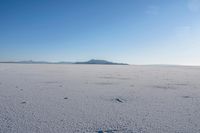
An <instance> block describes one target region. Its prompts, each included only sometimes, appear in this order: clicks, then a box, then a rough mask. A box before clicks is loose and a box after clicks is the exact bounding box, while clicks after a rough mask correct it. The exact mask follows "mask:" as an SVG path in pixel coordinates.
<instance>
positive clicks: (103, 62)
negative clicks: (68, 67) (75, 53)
mask: <svg viewBox="0 0 200 133" xmlns="http://www.w3.org/2000/svg"><path fill="white" fill-rule="evenodd" d="M75 64H104V65H128V64H125V63H115V62H110V61H106V60H96V59H92V60H89V61H86V62H75Z"/></svg>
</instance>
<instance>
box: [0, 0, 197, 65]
mask: <svg viewBox="0 0 200 133" xmlns="http://www.w3.org/2000/svg"><path fill="white" fill-rule="evenodd" d="M0 20H1V21H0V62H4V61H24V60H33V61H48V62H59V61H69V62H76V61H87V60H90V59H103V60H108V61H113V62H122V63H128V64H172V65H192V66H196V65H200V52H199V51H200V39H199V37H198V35H199V34H200V0H176V1H174V0H168V1H163V0H151V1H149V0H125V1H123V0H84V1H83V0H73V1H72V0H67V1H64V0H57V1H55V0H34V1H27V0H20V1H15V0H1V1H0Z"/></svg>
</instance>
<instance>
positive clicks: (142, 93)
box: [0, 63, 200, 133]
mask: <svg viewBox="0 0 200 133" xmlns="http://www.w3.org/2000/svg"><path fill="white" fill-rule="evenodd" d="M103 132H104V133H199V132H200V67H186V66H134V65H57V64H3V63H2V64H0V133H103Z"/></svg>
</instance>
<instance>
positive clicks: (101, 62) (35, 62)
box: [0, 59, 128, 65]
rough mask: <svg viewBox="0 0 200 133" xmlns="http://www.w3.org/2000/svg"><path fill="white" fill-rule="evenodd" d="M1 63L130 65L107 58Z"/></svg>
mask: <svg viewBox="0 0 200 133" xmlns="http://www.w3.org/2000/svg"><path fill="white" fill-rule="evenodd" d="M0 63H18V64H103V65H128V64H125V63H115V62H110V61H106V60H95V59H92V60H89V61H86V62H64V61H62V62H47V61H32V60H30V61H7V62H0Z"/></svg>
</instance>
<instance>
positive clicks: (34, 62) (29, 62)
mask: <svg viewBox="0 0 200 133" xmlns="http://www.w3.org/2000/svg"><path fill="white" fill-rule="evenodd" d="M0 63H18V64H73V62H64V61H62V62H48V61H32V60H29V61H7V62H0Z"/></svg>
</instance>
